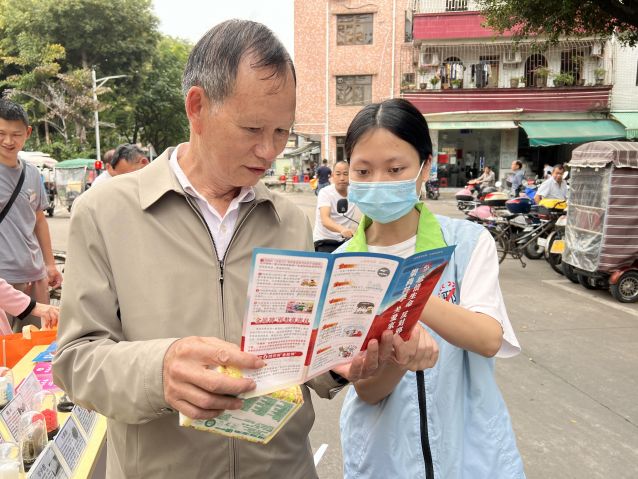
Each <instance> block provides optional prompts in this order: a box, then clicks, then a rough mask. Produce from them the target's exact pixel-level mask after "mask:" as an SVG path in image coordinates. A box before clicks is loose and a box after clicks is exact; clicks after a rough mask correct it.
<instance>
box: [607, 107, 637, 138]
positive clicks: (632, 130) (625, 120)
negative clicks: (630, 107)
mask: <svg viewBox="0 0 638 479" xmlns="http://www.w3.org/2000/svg"><path fill="white" fill-rule="evenodd" d="M611 114H612V116H613V117H614V118H615V119H616V120H618V121H619V122H620V123H622V124H623V126H624V127H625V131H626V132H627V139H628V140H632V139H634V138H638V112H612V113H611Z"/></svg>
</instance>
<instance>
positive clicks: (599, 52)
mask: <svg viewBox="0 0 638 479" xmlns="http://www.w3.org/2000/svg"><path fill="white" fill-rule="evenodd" d="M589 55H590V56H592V57H602V56H603V46H602V45H601V44H600V43H594V44H593V45H592V46H591V50H590V52H589Z"/></svg>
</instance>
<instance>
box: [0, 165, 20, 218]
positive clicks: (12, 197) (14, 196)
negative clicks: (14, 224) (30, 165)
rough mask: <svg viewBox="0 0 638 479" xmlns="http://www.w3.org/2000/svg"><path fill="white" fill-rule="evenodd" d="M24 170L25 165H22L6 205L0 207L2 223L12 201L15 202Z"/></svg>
mask: <svg viewBox="0 0 638 479" xmlns="http://www.w3.org/2000/svg"><path fill="white" fill-rule="evenodd" d="M25 170H26V165H22V172H21V173H20V178H18V183H17V184H16V187H15V189H14V190H13V193H12V194H11V198H9V202H8V203H7V204H6V205H4V208H2V211H1V212H0V223H2V220H3V219H4V217H5V216H7V214H8V213H9V210H10V209H11V207H12V206H13V203H14V202H15V200H16V198H17V197H18V195H19V194H20V190H21V189H22V184H23V183H24V171H25Z"/></svg>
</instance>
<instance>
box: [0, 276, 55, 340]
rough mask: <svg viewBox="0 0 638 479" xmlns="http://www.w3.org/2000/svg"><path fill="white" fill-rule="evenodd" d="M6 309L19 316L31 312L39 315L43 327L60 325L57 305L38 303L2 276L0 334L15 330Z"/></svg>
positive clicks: (0, 279) (22, 316)
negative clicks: (12, 328)
mask: <svg viewBox="0 0 638 479" xmlns="http://www.w3.org/2000/svg"><path fill="white" fill-rule="evenodd" d="M5 311H6V312H7V313H9V314H11V315H13V316H16V317H18V318H24V317H26V316H28V315H30V314H32V315H34V316H37V317H39V318H40V319H41V320H42V327H43V328H46V329H51V328H54V327H56V326H57V325H58V316H59V312H58V308H57V307H55V306H49V305H48V304H41V303H36V302H35V300H33V299H31V298H30V297H29V296H28V295H26V294H24V293H23V292H22V291H18V290H17V289H15V288H14V287H13V286H11V285H10V284H9V283H7V282H6V281H5V280H4V279H2V278H0V335H3V336H4V335H5V334H11V333H12V332H13V331H11V325H10V324H9V320H8V319H7V316H6V314H5Z"/></svg>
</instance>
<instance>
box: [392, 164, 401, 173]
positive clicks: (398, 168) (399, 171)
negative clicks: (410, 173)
mask: <svg viewBox="0 0 638 479" xmlns="http://www.w3.org/2000/svg"><path fill="white" fill-rule="evenodd" d="M403 170H404V168H403V167H401V166H397V167H395V168H390V173H401V172H402V171H403Z"/></svg>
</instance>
